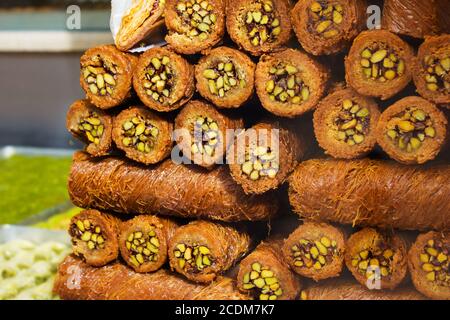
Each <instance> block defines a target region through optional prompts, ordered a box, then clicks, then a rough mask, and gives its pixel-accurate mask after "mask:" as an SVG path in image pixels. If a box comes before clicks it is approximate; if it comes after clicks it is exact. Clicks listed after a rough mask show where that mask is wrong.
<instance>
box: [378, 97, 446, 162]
mask: <svg viewBox="0 0 450 320" xmlns="http://www.w3.org/2000/svg"><path fill="white" fill-rule="evenodd" d="M447 126H448V122H447V118H446V117H445V115H444V113H443V112H442V111H440V110H439V109H438V108H437V107H436V106H435V105H434V104H433V103H431V102H428V101H427V100H425V99H423V98H420V97H406V98H403V99H401V100H399V101H397V102H396V103H394V104H393V105H391V106H390V107H388V108H387V109H386V110H385V111H384V112H383V113H382V114H381V116H380V119H379V121H378V125H377V128H376V137H377V142H378V144H379V145H380V146H381V148H382V149H383V150H384V151H385V152H386V153H387V154H388V155H389V156H390V157H391V158H392V159H394V160H396V161H398V162H401V163H404V164H422V163H425V162H427V161H429V160H433V159H434V158H436V156H437V155H438V154H439V152H440V151H441V149H442V148H443V147H444V145H445V144H446V141H447V136H448V133H447Z"/></svg>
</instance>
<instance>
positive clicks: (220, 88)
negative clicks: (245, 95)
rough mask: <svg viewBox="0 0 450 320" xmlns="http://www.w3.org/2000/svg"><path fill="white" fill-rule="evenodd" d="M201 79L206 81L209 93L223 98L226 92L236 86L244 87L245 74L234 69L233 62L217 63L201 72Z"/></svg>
mask: <svg viewBox="0 0 450 320" xmlns="http://www.w3.org/2000/svg"><path fill="white" fill-rule="evenodd" d="M203 77H205V79H207V80H208V87H209V92H210V93H211V94H213V95H216V96H219V97H221V98H223V97H224V96H225V95H226V93H227V92H228V91H230V90H231V89H233V88H236V87H237V86H239V87H241V88H244V87H245V85H246V81H245V74H244V73H243V72H242V71H240V70H237V69H236V66H235V65H234V63H233V61H231V60H227V61H226V62H219V63H217V65H216V66H215V67H213V68H208V69H205V70H204V71H203Z"/></svg>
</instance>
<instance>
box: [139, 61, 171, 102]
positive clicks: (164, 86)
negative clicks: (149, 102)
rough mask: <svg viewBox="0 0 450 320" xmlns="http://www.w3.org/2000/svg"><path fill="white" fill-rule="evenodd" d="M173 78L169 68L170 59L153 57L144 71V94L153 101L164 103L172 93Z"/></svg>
mask: <svg viewBox="0 0 450 320" xmlns="http://www.w3.org/2000/svg"><path fill="white" fill-rule="evenodd" d="M173 86H174V78H173V72H172V68H171V67H170V58H169V57H168V56H163V57H162V58H158V57H153V58H152V59H151V60H150V64H149V65H148V66H147V68H146V70H145V80H144V88H145V89H146V90H145V93H146V94H147V95H148V96H149V97H151V98H152V99H153V100H155V101H157V102H160V103H164V100H165V99H167V98H168V97H169V95H170V93H171V91H172V87H173Z"/></svg>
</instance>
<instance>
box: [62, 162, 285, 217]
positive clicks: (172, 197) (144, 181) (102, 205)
mask: <svg viewBox="0 0 450 320" xmlns="http://www.w3.org/2000/svg"><path fill="white" fill-rule="evenodd" d="M68 190H69V195H70V198H71V200H72V202H73V203H74V204H75V205H77V206H79V207H84V208H97V209H100V210H108V211H114V212H118V213H121V214H124V215H128V214H148V213H149V212H158V214H162V215H172V216H178V217H184V218H207V219H212V220H221V221H259V220H268V219H270V218H272V217H273V216H275V215H276V213H277V210H278V199H277V197H276V195H275V194H274V193H270V194H265V195H261V196H247V195H245V193H244V192H243V191H242V189H241V188H240V187H239V186H238V185H236V183H235V182H234V181H233V179H232V178H231V177H230V174H229V172H228V170H227V168H226V167H224V166H220V167H219V168H217V169H215V170H212V171H208V170H204V169H201V168H196V167H193V166H185V165H181V164H176V163H174V162H173V161H172V160H170V159H168V160H166V161H164V162H162V163H160V164H158V165H153V166H145V165H141V164H137V163H132V162H130V161H126V160H124V159H120V158H117V157H106V158H103V159H95V158H92V157H89V156H88V155H87V154H85V153H76V154H75V156H74V162H73V164H72V168H71V171H70V176H69V185H68Z"/></svg>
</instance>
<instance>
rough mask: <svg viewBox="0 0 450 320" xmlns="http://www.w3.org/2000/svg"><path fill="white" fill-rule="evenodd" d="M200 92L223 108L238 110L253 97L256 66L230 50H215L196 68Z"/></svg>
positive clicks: (220, 48) (203, 58)
mask: <svg viewBox="0 0 450 320" xmlns="http://www.w3.org/2000/svg"><path fill="white" fill-rule="evenodd" d="M195 79H196V80H197V90H198V92H199V93H200V94H201V95H202V97H204V98H205V99H207V100H209V101H210V102H212V103H213V104H214V105H215V106H217V107H219V108H238V107H240V106H241V105H242V104H243V103H245V102H246V101H247V100H248V99H249V98H250V97H251V96H252V94H253V89H254V85H255V64H254V63H253V61H252V60H251V59H250V58H249V57H247V56H246V55H245V54H244V53H242V52H240V51H238V50H235V49H231V48H228V47H219V48H216V49H213V50H211V51H210V52H209V53H208V55H206V56H204V57H202V58H201V59H200V61H199V62H198V64H197V66H196V67H195Z"/></svg>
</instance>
